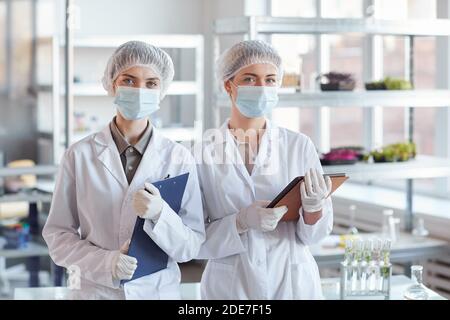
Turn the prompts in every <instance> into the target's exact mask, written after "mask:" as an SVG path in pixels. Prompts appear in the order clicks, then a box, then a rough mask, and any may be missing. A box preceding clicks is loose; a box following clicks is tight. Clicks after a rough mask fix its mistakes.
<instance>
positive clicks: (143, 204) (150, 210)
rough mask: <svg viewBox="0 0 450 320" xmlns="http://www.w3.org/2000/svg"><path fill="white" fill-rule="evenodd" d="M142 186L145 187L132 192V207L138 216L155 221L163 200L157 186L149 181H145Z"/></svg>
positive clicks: (159, 213) (158, 215)
mask: <svg viewBox="0 0 450 320" xmlns="http://www.w3.org/2000/svg"><path fill="white" fill-rule="evenodd" d="M144 186H145V189H141V190H139V191H137V192H136V193H135V194H134V196H133V208H134V211H135V212H136V214H137V215H138V216H139V217H141V218H143V219H150V220H152V221H153V222H155V223H156V222H157V221H158V219H159V217H160V215H161V211H162V208H163V203H164V200H163V198H161V194H160V193H159V190H158V188H157V187H155V186H154V185H152V184H151V183H145V184H144Z"/></svg>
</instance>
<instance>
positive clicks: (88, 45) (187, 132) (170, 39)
mask: <svg viewBox="0 0 450 320" xmlns="http://www.w3.org/2000/svg"><path fill="white" fill-rule="evenodd" d="M66 32H68V31H66ZM129 40H139V41H144V42H147V43H154V44H157V45H158V46H159V47H161V48H174V49H193V50H194V51H195V56H194V59H193V60H194V61H193V65H194V66H195V67H194V72H195V79H194V80H193V81H174V82H173V83H172V84H171V86H170V87H169V90H168V93H167V95H169V96H182V95H189V96H195V106H194V108H195V111H194V113H195V115H194V121H193V123H192V125H189V126H181V127H180V126H170V125H169V126H164V127H162V128H158V130H160V131H161V132H162V134H164V135H165V136H167V137H168V138H171V139H173V140H176V141H192V140H197V139H200V137H201V134H202V131H203V126H202V124H203V105H204V92H203V86H204V74H203V73H204V38H203V36H202V35H195V34H194V35H188V34H186V35H185V34H171V35H130V36H114V37H113V36H101V37H97V36H95V37H94V36H91V37H73V38H71V39H70V40H69V41H67V39H66V41H60V40H57V39H52V38H48V39H47V38H45V39H40V41H39V43H40V44H43V45H51V44H53V43H54V42H55V41H57V44H56V45H55V44H53V51H52V52H53V56H54V58H53V61H52V65H53V66H54V68H55V69H57V67H56V66H55V65H57V64H59V56H60V55H61V52H60V51H61V49H63V50H64V61H71V59H70V56H73V55H74V52H75V50H77V49H80V48H83V49H88V50H95V49H111V50H113V49H114V48H116V47H118V46H119V45H121V44H123V43H124V42H127V41H129ZM66 44H68V47H69V48H68V49H67V48H66ZM67 51H69V52H67ZM69 63H70V62H69ZM105 63H106V62H105ZM71 65H72V66H71V68H69V69H70V70H69V71H71V70H72V69H73V61H72V63H71ZM65 78H66V79H65V82H66V83H65V85H64V86H61V85H60V84H59V80H58V79H59V75H56V74H54V75H53V79H54V81H53V83H51V84H46V83H41V84H39V85H38V86H37V90H38V92H40V93H52V95H53V100H52V104H53V108H52V112H53V115H54V116H53V123H52V127H53V130H50V131H49V130H42V131H40V138H41V139H44V140H45V139H46V140H51V141H53V154H54V157H53V159H55V161H56V160H57V159H59V158H60V156H61V154H60V153H61V152H62V151H63V148H62V146H65V147H67V146H68V145H70V144H71V143H73V142H76V141H79V140H80V139H81V138H83V137H85V136H87V135H89V134H91V133H94V131H92V132H90V131H86V132H81V133H79V132H75V130H73V121H74V119H73V112H74V111H76V109H77V103H75V102H74V100H75V99H76V98H80V97H84V98H86V97H88V98H102V97H107V93H106V91H105V90H104V89H103V87H102V85H101V83H74V82H73V81H71V82H69V83H68V84H67V76H65ZM69 78H73V77H69ZM66 93H68V95H67V94H66ZM67 96H68V97H67ZM59 97H64V99H65V101H64V113H65V114H66V115H69V116H65V118H64V121H63V125H61V121H60V114H62V110H61V107H60V105H61V102H62V101H61V99H60V98H59ZM105 125H106V124H105ZM55 128H57V129H56V130H55ZM60 130H62V131H61V132H59V131H60ZM55 132H57V136H56V137H55ZM66 136H68V137H69V140H68V141H66V138H65V137H66Z"/></svg>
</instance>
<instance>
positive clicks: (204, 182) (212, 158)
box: [194, 41, 333, 299]
mask: <svg viewBox="0 0 450 320" xmlns="http://www.w3.org/2000/svg"><path fill="white" fill-rule="evenodd" d="M217 67H218V68H217V69H218V73H219V74H218V77H219V82H220V84H221V85H223V87H224V88H225V90H226V92H227V93H228V95H229V97H230V102H231V106H232V107H231V117H230V118H229V119H227V120H226V121H225V123H224V124H223V125H222V127H221V128H220V130H219V132H213V133H211V135H210V136H206V137H205V138H204V142H203V144H202V147H201V149H195V150H194V154H195V156H196V157H201V159H197V163H200V164H198V167H197V169H198V173H199V178H200V187H201V189H202V193H203V202H204V207H203V209H204V214H205V223H206V241H205V242H204V243H203V245H202V248H201V249H200V254H199V258H203V259H209V261H208V263H207V266H206V269H205V272H204V273H203V277H202V280H201V294H202V298H203V299H320V298H322V293H321V285H320V278H319V272H318V268H317V264H316V262H315V261H314V258H313V257H312V255H311V253H310V251H309V249H308V245H310V244H314V243H317V242H319V241H320V240H321V239H323V238H324V237H325V236H326V235H328V234H329V233H330V232H331V229H332V225H333V216H332V215H333V212H332V205H331V200H330V199H329V198H327V195H328V194H329V193H330V188H331V181H330V179H329V178H328V177H327V178H326V179H324V177H323V175H322V173H323V171H322V168H321V165H320V162H319V158H318V155H317V152H316V149H315V147H314V145H313V143H312V142H311V140H310V138H308V137H307V136H305V135H304V134H301V133H297V132H292V131H289V130H287V129H285V128H279V127H277V126H275V124H273V123H271V121H269V120H268V119H267V118H265V115H267V114H268V113H269V112H270V111H271V109H272V108H274V107H275V106H276V105H277V102H278V95H277V91H278V88H279V87H280V85H281V80H282V64H281V58H280V56H279V55H278V53H277V52H276V51H275V49H274V48H273V47H271V46H270V45H269V44H267V43H265V42H262V41H244V42H240V43H238V44H236V45H234V46H233V47H231V48H230V49H229V50H227V51H226V52H225V53H224V54H223V55H222V57H221V59H220V60H219V61H218V66H217ZM200 160H201V161H200ZM297 176H305V183H302V184H301V187H300V196H301V199H302V204H303V206H302V208H300V210H299V215H300V217H299V219H298V221H281V220H280V219H281V218H282V216H283V215H284V214H285V213H286V210H287V208H286V207H285V206H283V207H278V208H275V209H268V208H266V206H267V205H268V204H269V202H270V200H272V199H274V198H275V196H276V195H277V194H278V193H279V192H280V191H281V190H282V189H283V188H284V187H285V186H286V185H287V184H288V183H289V182H290V181H291V180H292V179H294V178H295V177H297Z"/></svg>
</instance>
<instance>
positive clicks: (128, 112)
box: [114, 87, 160, 120]
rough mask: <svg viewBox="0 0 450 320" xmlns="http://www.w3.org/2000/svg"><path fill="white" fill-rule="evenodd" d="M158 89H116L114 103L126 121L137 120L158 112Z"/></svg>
mask: <svg viewBox="0 0 450 320" xmlns="http://www.w3.org/2000/svg"><path fill="white" fill-rule="evenodd" d="M159 95H160V90H159V89H144V88H133V87H118V88H117V94H116V98H115V99H114V103H115V104H116V105H117V109H118V110H119V111H120V113H121V114H122V115H123V116H124V118H125V119H127V120H138V119H142V118H145V117H147V116H149V115H151V114H152V113H153V112H155V111H157V110H159Z"/></svg>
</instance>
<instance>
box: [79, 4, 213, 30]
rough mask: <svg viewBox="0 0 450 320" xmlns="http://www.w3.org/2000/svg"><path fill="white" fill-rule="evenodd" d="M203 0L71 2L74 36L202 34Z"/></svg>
mask: <svg viewBox="0 0 450 320" xmlns="http://www.w3.org/2000/svg"><path fill="white" fill-rule="evenodd" d="M204 2H205V1H204V0H127V1H123V0H95V1H92V0H75V4H76V5H77V6H78V7H79V9H80V18H81V19H80V29H79V30H77V35H81V36H85V35H90V34H96V35H108V34H114V35H125V34H141V33H202V32H203V16H204V12H203V8H204V6H203V3H204Z"/></svg>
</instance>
